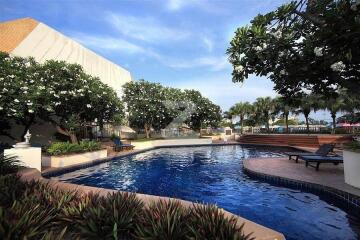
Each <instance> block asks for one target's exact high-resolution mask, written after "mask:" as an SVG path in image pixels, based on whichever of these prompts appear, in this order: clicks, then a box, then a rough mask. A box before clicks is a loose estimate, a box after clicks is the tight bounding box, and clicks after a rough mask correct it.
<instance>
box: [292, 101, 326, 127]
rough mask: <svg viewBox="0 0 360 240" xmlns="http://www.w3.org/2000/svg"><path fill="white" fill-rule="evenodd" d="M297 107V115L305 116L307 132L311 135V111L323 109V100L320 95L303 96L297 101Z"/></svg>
mask: <svg viewBox="0 0 360 240" xmlns="http://www.w3.org/2000/svg"><path fill="white" fill-rule="evenodd" d="M296 105H297V110H295V113H297V114H300V113H302V114H304V117H305V123H306V131H307V132H308V133H310V126H309V115H310V113H311V111H317V110H319V109H320V108H322V107H323V103H322V100H321V98H320V97H319V96H318V95H314V94H310V95H303V96H302V97H301V98H299V99H297V100H296Z"/></svg>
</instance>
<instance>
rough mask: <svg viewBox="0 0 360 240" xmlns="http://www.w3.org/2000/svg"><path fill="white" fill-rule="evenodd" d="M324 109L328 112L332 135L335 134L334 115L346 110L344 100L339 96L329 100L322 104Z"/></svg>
mask: <svg viewBox="0 0 360 240" xmlns="http://www.w3.org/2000/svg"><path fill="white" fill-rule="evenodd" d="M324 105H325V108H326V109H327V110H328V111H329V112H330V115H331V119H332V133H333V134H334V133H335V129H336V114H337V113H338V112H340V111H346V110H347V104H346V102H345V99H344V98H343V97H342V96H341V95H340V96H338V97H336V98H329V99H327V100H326V101H325V103H324Z"/></svg>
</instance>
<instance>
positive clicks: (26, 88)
mask: <svg viewBox="0 0 360 240" xmlns="http://www.w3.org/2000/svg"><path fill="white" fill-rule="evenodd" d="M20 89H21V90H28V89H29V88H28V87H21V88H20Z"/></svg>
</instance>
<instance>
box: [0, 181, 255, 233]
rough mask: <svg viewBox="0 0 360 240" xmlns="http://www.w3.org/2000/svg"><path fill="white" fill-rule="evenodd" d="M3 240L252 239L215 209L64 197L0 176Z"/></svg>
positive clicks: (127, 198)
mask: <svg viewBox="0 0 360 240" xmlns="http://www.w3.org/2000/svg"><path fill="white" fill-rule="evenodd" d="M0 239H6V240H7V239H44V240H48V239H241V240H245V239H246V240H248V239H251V238H250V236H249V235H247V236H245V235H244V234H243V231H242V226H241V227H238V226H237V222H236V219H235V218H230V219H228V218H226V217H225V216H224V214H223V212H222V211H220V210H219V209H218V208H216V207H215V206H194V207H193V208H192V209H188V208H184V207H183V206H182V205H181V204H180V202H178V201H159V202H154V203H152V204H150V205H149V206H148V207H144V204H143V202H142V201H141V200H139V199H138V198H137V197H136V195H135V194H134V193H121V192H116V193H113V194H108V195H107V196H104V197H102V196H99V195H96V194H86V195H80V196H79V195H77V194H76V193H75V192H63V191H59V190H57V189H53V188H51V187H49V186H48V185H46V184H42V183H39V182H37V181H31V182H21V181H20V180H19V177H17V176H16V175H6V176H0Z"/></svg>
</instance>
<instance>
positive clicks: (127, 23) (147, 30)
mask: <svg viewBox="0 0 360 240" xmlns="http://www.w3.org/2000/svg"><path fill="white" fill-rule="evenodd" d="M106 20H107V21H108V23H110V24H111V25H112V26H113V27H114V28H115V29H116V30H117V31H119V32H120V33H121V34H123V35H124V36H126V37H129V38H133V39H136V40H141V41H144V42H152V43H157V42H162V41H178V40H183V39H186V38H188V37H189V36H190V33H188V32H186V31H183V30H179V29H175V28H170V27H166V26H164V25H163V24H161V23H160V22H158V21H157V20H156V19H154V18H149V17H133V16H125V15H121V14H115V13H108V14H107V15H106Z"/></svg>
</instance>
